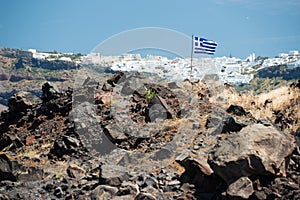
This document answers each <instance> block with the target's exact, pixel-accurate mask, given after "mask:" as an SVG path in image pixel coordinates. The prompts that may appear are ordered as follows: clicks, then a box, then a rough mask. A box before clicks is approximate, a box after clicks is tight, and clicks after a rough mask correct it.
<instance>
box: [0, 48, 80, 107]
mask: <svg viewBox="0 0 300 200" xmlns="http://www.w3.org/2000/svg"><path fill="white" fill-rule="evenodd" d="M78 68H80V66H79V65H78V64H76V63H75V62H67V61H61V60H53V61H48V60H39V59H35V58H33V55H32V53H31V52H28V51H24V50H19V49H10V48H0V83H1V86H2V87H1V88H0V104H2V105H3V106H7V100H8V98H10V97H11V96H12V95H13V94H14V93H15V92H17V91H21V90H24V91H31V92H33V93H35V94H40V92H39V87H38V85H40V84H42V82H43V81H52V82H56V83H57V84H58V86H59V87H60V88H62V89H63V88H67V87H68V86H71V80H72V77H73V74H74V73H76V72H75V71H76V70H77V69H78ZM1 108H2V109H3V107H1Z"/></svg>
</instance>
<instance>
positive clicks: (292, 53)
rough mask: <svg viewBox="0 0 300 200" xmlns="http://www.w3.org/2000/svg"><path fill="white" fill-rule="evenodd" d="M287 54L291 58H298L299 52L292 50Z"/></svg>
mask: <svg viewBox="0 0 300 200" xmlns="http://www.w3.org/2000/svg"><path fill="white" fill-rule="evenodd" d="M289 54H290V55H291V56H298V55H299V52H298V51H296V50H292V51H290V52H289Z"/></svg>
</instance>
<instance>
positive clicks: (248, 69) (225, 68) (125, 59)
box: [28, 49, 300, 85]
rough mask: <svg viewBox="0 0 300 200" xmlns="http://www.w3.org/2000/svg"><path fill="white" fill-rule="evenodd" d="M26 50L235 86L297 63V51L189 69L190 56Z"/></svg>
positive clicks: (196, 62) (205, 61)
mask: <svg viewBox="0 0 300 200" xmlns="http://www.w3.org/2000/svg"><path fill="white" fill-rule="evenodd" d="M28 51H29V52H31V53H32V56H33V58H36V59H42V60H44V59H46V60H55V59H56V60H61V61H69V62H76V63H77V64H81V65H95V66H99V67H106V68H110V69H111V70H114V71H138V72H143V73H149V74H157V75H159V76H161V77H162V78H166V79H170V80H184V79H187V78H190V77H193V78H195V79H202V78H203V77H204V76H205V75H207V74H217V75H218V77H219V79H220V81H221V82H223V83H230V84H235V85H240V84H248V83H249V82H250V81H251V80H252V79H253V78H254V74H255V73H256V72H257V71H259V70H261V69H264V68H267V67H271V66H278V65H286V66H287V67H288V68H296V67H299V64H300V55H299V52H298V51H296V50H292V51H290V52H289V53H280V54H279V55H278V56H276V57H274V58H267V57H261V56H257V57H256V56H255V53H251V54H250V55H249V56H248V57H247V58H246V59H240V58H235V57H226V56H223V57H204V58H194V59H193V63H192V65H193V67H192V68H191V59H190V58H175V59H168V58H166V57H162V56H153V55H147V56H146V57H145V58H143V57H141V55H140V54H124V55H121V56H103V55H101V54H100V53H96V52H94V53H90V54H87V55H81V54H72V53H68V54H61V53H57V52H53V53H42V52H38V51H37V50H35V49H29V50H28ZM191 69H192V71H191Z"/></svg>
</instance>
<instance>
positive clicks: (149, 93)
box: [145, 89, 157, 103]
mask: <svg viewBox="0 0 300 200" xmlns="http://www.w3.org/2000/svg"><path fill="white" fill-rule="evenodd" d="M156 95H157V93H156V92H155V91H154V90H152V89H150V90H147V91H146V93H145V98H146V102H147V103H149V102H150V101H151V100H152V99H153V98H154V97H155V96H156Z"/></svg>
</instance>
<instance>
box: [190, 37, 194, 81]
mask: <svg viewBox="0 0 300 200" xmlns="http://www.w3.org/2000/svg"><path fill="white" fill-rule="evenodd" d="M193 51H194V35H192V51H191V73H190V79H192V72H193Z"/></svg>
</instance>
